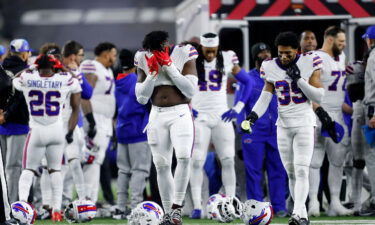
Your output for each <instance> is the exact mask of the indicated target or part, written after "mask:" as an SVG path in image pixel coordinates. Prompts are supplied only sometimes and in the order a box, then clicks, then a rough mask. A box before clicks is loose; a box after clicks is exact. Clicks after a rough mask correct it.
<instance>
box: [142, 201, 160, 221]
mask: <svg viewBox="0 0 375 225" xmlns="http://www.w3.org/2000/svg"><path fill="white" fill-rule="evenodd" d="M142 206H143V208H144V209H145V210H147V211H148V212H154V213H155V214H156V216H157V217H158V218H159V217H160V215H161V212H160V210H159V209H158V208H157V207H155V206H154V205H153V204H151V203H144V204H143V205H142Z"/></svg>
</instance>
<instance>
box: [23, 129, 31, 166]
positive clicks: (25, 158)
mask: <svg viewBox="0 0 375 225" xmlns="http://www.w3.org/2000/svg"><path fill="white" fill-rule="evenodd" d="M30 136H31V128H30V131H29V133H28V134H27V139H26V142H25V147H24V148H23V159H22V167H23V168H24V169H26V160H27V148H28V147H29V141H30Z"/></svg>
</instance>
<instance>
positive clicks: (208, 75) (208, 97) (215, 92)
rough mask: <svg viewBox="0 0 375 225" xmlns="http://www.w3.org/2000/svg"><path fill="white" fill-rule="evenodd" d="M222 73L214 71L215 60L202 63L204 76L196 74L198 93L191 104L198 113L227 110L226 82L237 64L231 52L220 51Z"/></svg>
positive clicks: (234, 54)
mask: <svg viewBox="0 0 375 225" xmlns="http://www.w3.org/2000/svg"><path fill="white" fill-rule="evenodd" d="M222 54H223V60H224V71H223V72H220V71H218V70H217V69H216V62H217V58H215V59H214V60H212V61H211V62H207V61H206V60H205V62H204V70H205V74H198V77H199V82H198V85H199V92H198V93H197V94H196V95H194V97H193V100H192V104H193V108H194V109H196V110H197V111H198V112H218V113H222V112H224V111H226V110H228V103H227V80H228V76H230V74H231V73H232V68H233V66H234V65H235V64H238V63H239V61H238V57H237V55H236V53H234V52H233V51H222Z"/></svg>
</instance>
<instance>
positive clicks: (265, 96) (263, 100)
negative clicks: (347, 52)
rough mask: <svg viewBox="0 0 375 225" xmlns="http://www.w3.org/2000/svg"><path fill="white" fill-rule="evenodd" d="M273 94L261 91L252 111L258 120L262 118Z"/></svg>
mask: <svg viewBox="0 0 375 225" xmlns="http://www.w3.org/2000/svg"><path fill="white" fill-rule="evenodd" d="M272 96H273V94H272V93H270V92H268V91H262V93H261V94H260V96H259V98H258V100H257V102H256V103H255V105H254V107H253V109H252V111H253V112H255V113H256V114H257V115H258V118H260V117H262V116H263V114H264V113H265V112H266V110H267V108H268V106H269V104H270V102H271V100H272Z"/></svg>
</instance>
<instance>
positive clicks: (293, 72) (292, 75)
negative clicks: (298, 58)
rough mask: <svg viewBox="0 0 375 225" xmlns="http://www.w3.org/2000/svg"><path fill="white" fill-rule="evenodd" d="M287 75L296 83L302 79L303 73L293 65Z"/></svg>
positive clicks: (287, 70)
mask: <svg viewBox="0 0 375 225" xmlns="http://www.w3.org/2000/svg"><path fill="white" fill-rule="evenodd" d="M286 74H287V75H288V76H289V77H290V78H291V79H292V80H293V81H294V82H297V81H298V80H299V79H300V78H301V72H300V71H299V68H298V66H297V65H296V64H293V65H291V66H289V67H288V69H286Z"/></svg>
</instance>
